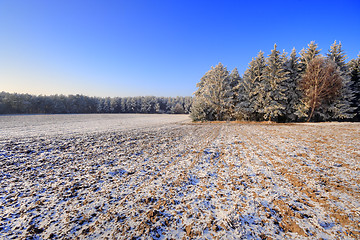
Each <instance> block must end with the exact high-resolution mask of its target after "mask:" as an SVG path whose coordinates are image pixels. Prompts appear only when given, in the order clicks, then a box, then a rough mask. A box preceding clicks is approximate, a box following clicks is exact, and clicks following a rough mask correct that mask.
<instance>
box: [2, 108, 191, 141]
mask: <svg viewBox="0 0 360 240" xmlns="http://www.w3.org/2000/svg"><path fill="white" fill-rule="evenodd" d="M188 120H189V117H188V115H180V114H179V115H168V114H53V115H3V116H1V115H0V127H1V129H0V139H4V138H14V137H22V138H24V137H34V136H44V135H46V136H58V135H66V134H76V133H89V132H90V133H95V132H109V131H117V130H125V129H126V130H129V129H134V128H143V127H154V126H160V125H163V124H168V123H174V122H179V121H188Z"/></svg>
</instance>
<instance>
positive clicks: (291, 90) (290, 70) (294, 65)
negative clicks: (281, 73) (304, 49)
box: [284, 48, 301, 121]
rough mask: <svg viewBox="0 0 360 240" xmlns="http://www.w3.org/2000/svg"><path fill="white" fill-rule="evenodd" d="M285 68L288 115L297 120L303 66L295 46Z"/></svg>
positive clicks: (288, 117) (291, 119)
mask: <svg viewBox="0 0 360 240" xmlns="http://www.w3.org/2000/svg"><path fill="white" fill-rule="evenodd" d="M284 70H285V72H286V80H285V85H286V88H287V91H286V94H287V104H286V111H285V112H286V116H287V119H288V120H289V121H297V120H298V116H297V114H296V113H297V111H298V107H299V104H300V99H301V91H300V89H299V88H298V86H299V81H300V79H301V75H300V71H301V68H300V63H299V57H298V56H297V53H296V49H295V48H293V49H292V51H291V54H290V58H289V59H287V60H286V62H285V66H284Z"/></svg>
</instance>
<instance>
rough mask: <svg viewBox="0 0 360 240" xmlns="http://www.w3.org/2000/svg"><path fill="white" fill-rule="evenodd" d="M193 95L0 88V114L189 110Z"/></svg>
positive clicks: (180, 111) (182, 111) (174, 112)
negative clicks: (101, 94) (60, 92)
mask: <svg viewBox="0 0 360 240" xmlns="http://www.w3.org/2000/svg"><path fill="white" fill-rule="evenodd" d="M191 104H192V97H154V96H146V97H123V98H120V97H115V98H109V97H108V98H99V97H88V96H84V95H68V96H65V95H51V96H42V95H40V96H35V95H30V94H17V93H7V92H0V114H61V113H171V114H188V113H190V108H191Z"/></svg>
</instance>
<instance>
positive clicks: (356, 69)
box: [348, 53, 360, 121]
mask: <svg viewBox="0 0 360 240" xmlns="http://www.w3.org/2000/svg"><path fill="white" fill-rule="evenodd" d="M348 66H349V74H350V79H351V88H352V91H353V93H354V98H353V100H352V104H351V106H352V107H353V108H354V110H355V114H356V115H355V117H354V120H356V121H360V53H359V55H358V57H357V58H355V59H352V60H351V61H350V62H349V63H348Z"/></svg>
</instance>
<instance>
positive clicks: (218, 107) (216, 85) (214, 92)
mask: <svg viewBox="0 0 360 240" xmlns="http://www.w3.org/2000/svg"><path fill="white" fill-rule="evenodd" d="M196 86H197V87H198V90H197V91H196V92H195V93H194V94H195V102H194V104H195V106H194V111H195V109H196V111H195V112H201V108H202V107H205V108H206V118H207V120H224V119H227V118H228V117H229V116H227V114H228V112H229V109H228V107H229V104H228V102H229V101H230V100H229V99H230V98H229V97H230V96H231V95H232V94H231V91H232V89H231V85H230V77H229V71H228V70H227V69H226V67H224V66H223V65H222V64H221V63H219V64H218V65H217V66H216V67H211V69H210V70H209V71H208V72H207V73H206V74H205V75H204V76H203V77H202V78H201V79H200V82H199V83H198V84H197V85H196ZM195 112H194V113H193V114H192V117H193V119H194V120H196V119H197V118H198V117H197V116H196V114H195ZM211 115H213V116H211Z"/></svg>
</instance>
